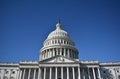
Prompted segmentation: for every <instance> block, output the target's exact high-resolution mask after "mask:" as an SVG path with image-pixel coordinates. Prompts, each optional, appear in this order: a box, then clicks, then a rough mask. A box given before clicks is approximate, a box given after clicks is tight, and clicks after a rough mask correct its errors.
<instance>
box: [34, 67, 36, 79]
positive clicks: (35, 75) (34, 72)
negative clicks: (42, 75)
mask: <svg viewBox="0 0 120 79" xmlns="http://www.w3.org/2000/svg"><path fill="white" fill-rule="evenodd" d="M35 76H36V69H34V75H33V79H35Z"/></svg>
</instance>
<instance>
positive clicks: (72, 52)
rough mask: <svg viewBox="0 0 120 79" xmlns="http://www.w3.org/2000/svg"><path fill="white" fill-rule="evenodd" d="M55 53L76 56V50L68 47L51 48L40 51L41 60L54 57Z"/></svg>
mask: <svg viewBox="0 0 120 79" xmlns="http://www.w3.org/2000/svg"><path fill="white" fill-rule="evenodd" d="M56 55H62V56H65V57H70V58H78V52H77V51H75V50H72V49H69V48H51V49H46V50H44V51H42V52H41V55H40V56H41V57H40V58H41V60H43V59H47V58H50V57H54V56H56Z"/></svg>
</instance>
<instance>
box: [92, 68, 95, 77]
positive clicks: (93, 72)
mask: <svg viewBox="0 0 120 79" xmlns="http://www.w3.org/2000/svg"><path fill="white" fill-rule="evenodd" d="M92 71H93V77H94V79H96V77H95V70H94V68H92Z"/></svg>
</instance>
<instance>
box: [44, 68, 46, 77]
mask: <svg viewBox="0 0 120 79" xmlns="http://www.w3.org/2000/svg"><path fill="white" fill-rule="evenodd" d="M44 79H46V67H44Z"/></svg>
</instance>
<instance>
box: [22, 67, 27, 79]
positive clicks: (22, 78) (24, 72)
mask: <svg viewBox="0 0 120 79" xmlns="http://www.w3.org/2000/svg"><path fill="white" fill-rule="evenodd" d="M25 71H26V70H25V69H24V71H23V77H22V79H24V78H25Z"/></svg>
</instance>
